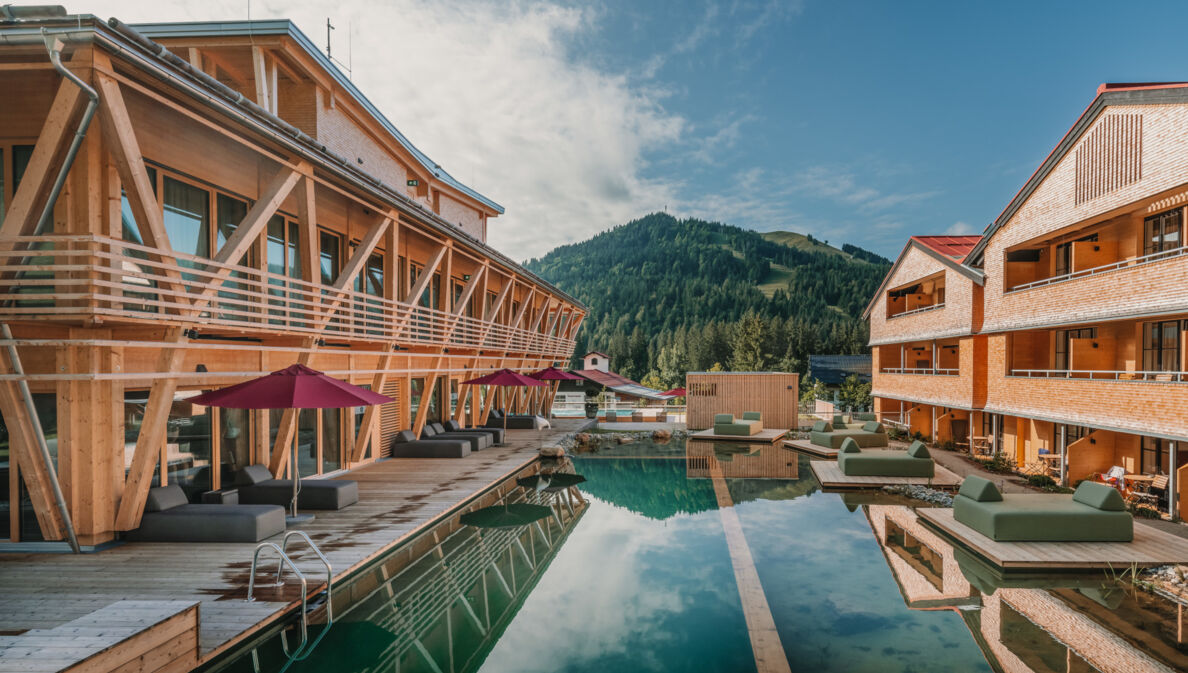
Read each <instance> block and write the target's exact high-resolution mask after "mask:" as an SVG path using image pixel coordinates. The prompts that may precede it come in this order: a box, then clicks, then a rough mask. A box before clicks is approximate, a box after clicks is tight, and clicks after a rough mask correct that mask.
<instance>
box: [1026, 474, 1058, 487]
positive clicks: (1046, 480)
mask: <svg viewBox="0 0 1188 673" xmlns="http://www.w3.org/2000/svg"><path fill="white" fill-rule="evenodd" d="M1027 483H1028V484H1031V485H1032V486H1035V487H1036V488H1052V487H1053V486H1055V485H1056V480H1055V479H1053V478H1051V477H1049V476H1048V475H1046V474H1033V475H1030V476H1028V477H1027Z"/></svg>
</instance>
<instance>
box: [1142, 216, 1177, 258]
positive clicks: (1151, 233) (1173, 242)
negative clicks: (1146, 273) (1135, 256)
mask: <svg viewBox="0 0 1188 673" xmlns="http://www.w3.org/2000/svg"><path fill="white" fill-rule="evenodd" d="M1183 214H1184V210H1183V209H1182V208H1176V209H1175V210H1169V211H1167V212H1165V213H1159V214H1158V215H1152V216H1151V217H1148V218H1147V219H1145V220H1143V254H1144V255H1150V254H1153V253H1156V252H1163V251H1164V250H1174V249H1176V248H1179V247H1181V246H1183V245H1184V238H1183V234H1182V229H1183V219H1184V217H1183Z"/></svg>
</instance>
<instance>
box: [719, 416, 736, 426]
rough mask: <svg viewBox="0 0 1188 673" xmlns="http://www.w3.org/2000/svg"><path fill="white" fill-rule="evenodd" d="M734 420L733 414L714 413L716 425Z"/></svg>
mask: <svg viewBox="0 0 1188 673" xmlns="http://www.w3.org/2000/svg"><path fill="white" fill-rule="evenodd" d="M733 422H734V415H733V414H714V425H717V424H718V423H733Z"/></svg>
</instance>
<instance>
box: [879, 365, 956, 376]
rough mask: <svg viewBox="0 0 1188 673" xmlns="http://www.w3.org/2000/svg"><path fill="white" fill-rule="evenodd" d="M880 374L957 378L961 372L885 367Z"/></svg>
mask: <svg viewBox="0 0 1188 673" xmlns="http://www.w3.org/2000/svg"><path fill="white" fill-rule="evenodd" d="M879 373H880V374H924V375H926V376H957V375H958V374H960V373H961V372H960V370H957V369H946V368H944V367H925V368H920V367H883V368H882V369H880V370H879Z"/></svg>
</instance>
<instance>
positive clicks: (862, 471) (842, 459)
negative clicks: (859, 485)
mask: <svg viewBox="0 0 1188 673" xmlns="http://www.w3.org/2000/svg"><path fill="white" fill-rule="evenodd" d="M837 466H838V468H839V469H840V470H841V471H842V474H844V475H846V476H848V477H927V478H929V479H931V478H932V476H933V475H934V474H935V473H936V464H935V463H933V462H932V456H930V455H929V454H928V447H926V446H924V442H919V441H916V442H912V445H911V446H910V447H908V450H907V451H888V450H878V449H875V450H870V449H867V450H865V451H863V450H862V449H861V448H859V447H858V444H857V442H855V441H854V439H853V438H852V437H847V438H846V439H845V440H844V441H843V442H842V445H841V449H839V450H838V454H837Z"/></svg>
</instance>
